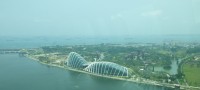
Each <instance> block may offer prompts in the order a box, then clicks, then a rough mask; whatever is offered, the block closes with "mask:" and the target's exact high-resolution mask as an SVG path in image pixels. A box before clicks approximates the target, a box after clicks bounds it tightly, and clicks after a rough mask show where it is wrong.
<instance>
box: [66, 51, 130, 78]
mask: <svg viewBox="0 0 200 90" xmlns="http://www.w3.org/2000/svg"><path fill="white" fill-rule="evenodd" d="M65 65H66V66H68V67H71V68H75V69H83V70H84V71H87V72H90V73H93V74H99V75H106V76H127V77H128V68H126V67H124V66H121V65H118V64H116V63H112V62H105V61H99V62H87V61H86V60H85V59H84V58H83V57H81V56H80V55H79V54H78V53H75V52H71V53H70V54H69V56H68V58H67V60H66V63H65Z"/></svg>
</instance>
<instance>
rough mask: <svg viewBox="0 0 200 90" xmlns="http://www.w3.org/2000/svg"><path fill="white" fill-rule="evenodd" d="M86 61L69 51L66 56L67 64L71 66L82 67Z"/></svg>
mask: <svg viewBox="0 0 200 90" xmlns="http://www.w3.org/2000/svg"><path fill="white" fill-rule="evenodd" d="M86 63H87V61H86V60H85V59H84V58H83V57H81V56H80V55H79V54H78V53H75V52H71V53H70V54H69V56H68V58H67V62H66V64H67V66H68V67H72V68H84V66H85V65H86Z"/></svg>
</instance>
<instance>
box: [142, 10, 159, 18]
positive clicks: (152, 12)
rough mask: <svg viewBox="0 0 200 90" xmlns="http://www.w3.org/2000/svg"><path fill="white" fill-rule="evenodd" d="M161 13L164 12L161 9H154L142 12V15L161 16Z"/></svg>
mask: <svg viewBox="0 0 200 90" xmlns="http://www.w3.org/2000/svg"><path fill="white" fill-rule="evenodd" d="M161 14H162V11H161V10H153V11H147V12H143V13H141V15H142V16H144V17H156V16H160V15H161Z"/></svg>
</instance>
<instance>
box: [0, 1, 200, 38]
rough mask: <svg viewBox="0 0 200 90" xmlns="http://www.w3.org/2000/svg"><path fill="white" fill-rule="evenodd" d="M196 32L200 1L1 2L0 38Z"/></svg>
mask: <svg viewBox="0 0 200 90" xmlns="http://www.w3.org/2000/svg"><path fill="white" fill-rule="evenodd" d="M169 34H175V35H176V34H180V35H183V34H200V0H0V36H77V35H82V36H88V35H89V36H91V35H94V36H97V35H98V36H104V35H111V36H119V35H169Z"/></svg>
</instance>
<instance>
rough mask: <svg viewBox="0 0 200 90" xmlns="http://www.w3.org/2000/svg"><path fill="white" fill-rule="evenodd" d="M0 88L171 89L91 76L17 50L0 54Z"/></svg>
mask: <svg viewBox="0 0 200 90" xmlns="http://www.w3.org/2000/svg"><path fill="white" fill-rule="evenodd" d="M0 90H172V89H169V88H165V87H158V86H152V85H144V84H136V83H132V82H127V81H118V80H111V79H105V78H100V77H96V76H90V75H88V74H84V73H78V72H73V71H68V70H64V69H61V68H57V67H51V66H47V65H43V64H40V63H38V62H36V61H34V60H31V59H29V58H26V57H20V56H19V55H18V54H0Z"/></svg>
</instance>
